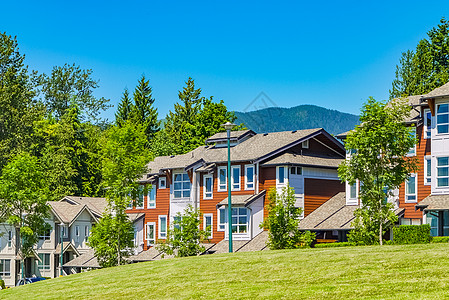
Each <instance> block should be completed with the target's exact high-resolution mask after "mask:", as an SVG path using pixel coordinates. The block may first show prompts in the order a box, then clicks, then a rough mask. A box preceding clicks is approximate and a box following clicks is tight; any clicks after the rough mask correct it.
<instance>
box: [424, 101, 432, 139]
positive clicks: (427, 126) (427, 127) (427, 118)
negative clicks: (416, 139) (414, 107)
mask: <svg viewBox="0 0 449 300" xmlns="http://www.w3.org/2000/svg"><path fill="white" fill-rule="evenodd" d="M431 128H432V114H431V112H430V109H428V108H426V109H425V110H424V138H425V139H430V136H431Z"/></svg>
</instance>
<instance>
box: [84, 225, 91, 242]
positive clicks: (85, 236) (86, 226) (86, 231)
mask: <svg viewBox="0 0 449 300" xmlns="http://www.w3.org/2000/svg"><path fill="white" fill-rule="evenodd" d="M89 235H90V228H89V225H85V226H84V240H85V241H86V242H87V240H88V238H89Z"/></svg>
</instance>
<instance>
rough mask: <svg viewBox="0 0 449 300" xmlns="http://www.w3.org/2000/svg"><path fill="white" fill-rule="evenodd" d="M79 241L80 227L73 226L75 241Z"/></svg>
mask: <svg viewBox="0 0 449 300" xmlns="http://www.w3.org/2000/svg"><path fill="white" fill-rule="evenodd" d="M79 240H80V226H79V225H75V241H76V242H79Z"/></svg>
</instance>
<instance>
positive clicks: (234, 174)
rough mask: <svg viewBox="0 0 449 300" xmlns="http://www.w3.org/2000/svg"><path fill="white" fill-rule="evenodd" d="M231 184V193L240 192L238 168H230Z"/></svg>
mask: <svg viewBox="0 0 449 300" xmlns="http://www.w3.org/2000/svg"><path fill="white" fill-rule="evenodd" d="M231 174H232V178H231V183H232V190H233V191H239V190H240V166H233V167H231Z"/></svg>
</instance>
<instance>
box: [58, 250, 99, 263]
mask: <svg viewBox="0 0 449 300" xmlns="http://www.w3.org/2000/svg"><path fill="white" fill-rule="evenodd" d="M64 267H79V268H100V264H99V263H98V260H97V258H96V257H95V254H94V250H93V249H89V250H88V251H87V252H85V253H83V254H81V255H80V256H78V257H76V258H74V259H72V260H71V261H69V262H67V263H65V264H64Z"/></svg>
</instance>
